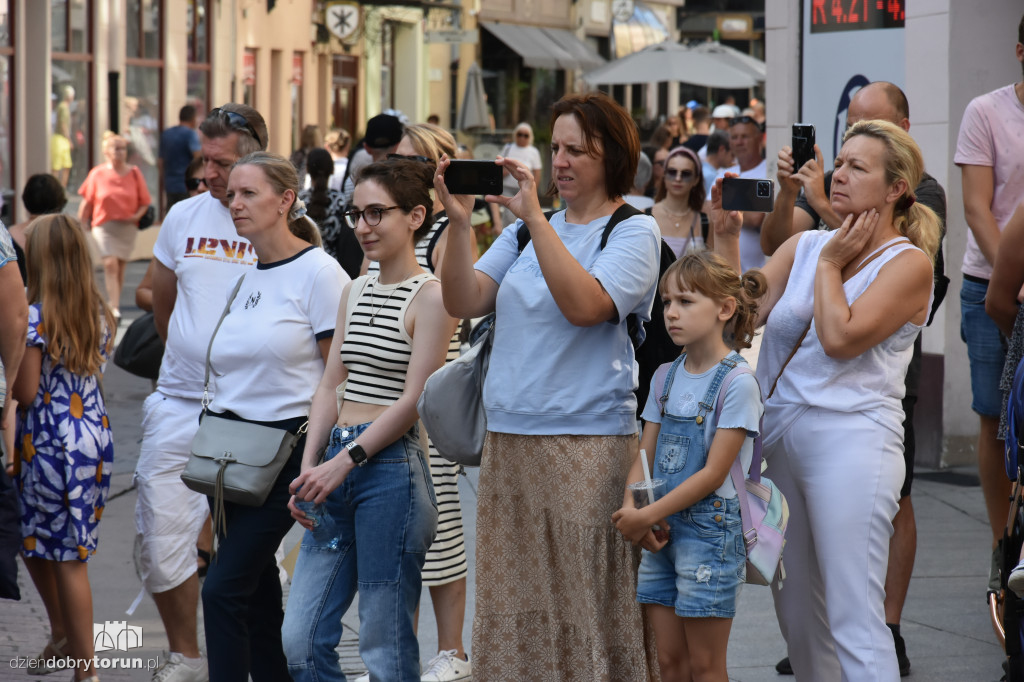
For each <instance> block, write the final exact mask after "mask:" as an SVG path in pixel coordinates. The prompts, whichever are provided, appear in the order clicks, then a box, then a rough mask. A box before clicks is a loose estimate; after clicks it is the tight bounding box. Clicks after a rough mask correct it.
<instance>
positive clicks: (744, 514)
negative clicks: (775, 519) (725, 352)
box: [715, 365, 764, 541]
mask: <svg viewBox="0 0 1024 682" xmlns="http://www.w3.org/2000/svg"><path fill="white" fill-rule="evenodd" d="M753 373H754V372H753V371H752V370H751V369H750V368H749V367H747V366H746V365H737V366H736V367H735V368H733V370H732V371H731V372H729V374H727V375H726V377H725V379H724V380H723V381H722V387H721V388H720V389H719V390H718V401H717V403H716V405H715V427H716V428H717V426H718V418H719V416H721V414H722V405H723V403H725V394H726V391H728V390H729V385H730V384H731V383H732V380H733V379H735V378H736V377H737V376H739V375H740V374H753ZM757 428H758V432H757V436H756V437H755V438H754V456H753V457H752V458H751V460H750V469H749V470H748V471H747V475H746V476H744V474H743V469H742V468H741V465H740V458H739V457H738V456H737V457H736V459H734V460H733V462H732V466H730V467H729V478H730V480H732V487H733V488H735V490H736V499H738V500H739V502H740V518H743V519H752V518H753V517H752V516H751V515H750V503H749V502H748V501H747V492H746V491H747V488H746V485H745V483H744V480H745V479H746V478H749V479H750V480H752V481H755V482H760V480H761V459H762V452H761V450H762V441H761V433H762V432H763V431H764V413H762V414H761V420H760V422H759V423H758V427H757ZM746 539H747V538H746V535H744V541H746Z"/></svg>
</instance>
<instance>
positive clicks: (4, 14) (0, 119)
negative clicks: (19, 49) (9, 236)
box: [0, 0, 16, 225]
mask: <svg viewBox="0 0 1024 682" xmlns="http://www.w3.org/2000/svg"><path fill="white" fill-rule="evenodd" d="M13 4H14V3H12V2H10V1H9V0H0V196H2V197H3V207H2V210H0V217H2V218H3V220H4V221H5V222H6V223H7V224H8V225H10V224H11V217H12V216H13V215H14V197H15V195H16V194H15V192H14V175H13V174H14V165H13V164H14V136H13V135H12V131H13V130H14V118H13V114H14V112H13V107H12V104H11V103H12V102H13V99H14V40H13V36H12V32H13V26H14V22H13V21H12V14H11V10H12V9H13V8H12V7H11V6H12V5H13Z"/></svg>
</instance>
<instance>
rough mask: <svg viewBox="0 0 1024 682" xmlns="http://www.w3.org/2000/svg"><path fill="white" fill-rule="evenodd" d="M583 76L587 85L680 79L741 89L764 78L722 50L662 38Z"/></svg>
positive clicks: (706, 85) (694, 83) (707, 85)
mask: <svg viewBox="0 0 1024 682" xmlns="http://www.w3.org/2000/svg"><path fill="white" fill-rule="evenodd" d="M750 59H754V58H753V57H751V58H750ZM755 61H758V60H755ZM762 64H763V62H762ZM583 80H585V81H586V82H587V83H589V84H590V85H622V84H634V83H662V82H666V81H680V82H682V83H691V84H693V85H702V86H704V87H708V88H726V89H742V88H752V87H754V86H755V85H757V84H758V83H759V82H762V81H764V75H763V73H762V75H761V76H760V77H758V76H756V75H754V74H753V73H752V72H751V67H750V65H749V64H745V65H741V63H740V62H739V61H738V60H736V59H735V57H734V56H731V55H728V54H726V53H724V52H715V51H709V50H706V49H705V50H698V49H697V48H692V47H687V46H686V45H680V44H679V43H674V42H671V41H665V42H664V43H659V44H657V45H651V46H650V47H646V48H644V49H643V50H640V51H639V52H634V53H633V54H631V55H629V56H626V57H623V58H621V59H616V60H615V61H613V62H609V63H608V64H606V65H605V66H600V67H598V68H596V69H594V70H592V71H588V72H587V73H585V74H583Z"/></svg>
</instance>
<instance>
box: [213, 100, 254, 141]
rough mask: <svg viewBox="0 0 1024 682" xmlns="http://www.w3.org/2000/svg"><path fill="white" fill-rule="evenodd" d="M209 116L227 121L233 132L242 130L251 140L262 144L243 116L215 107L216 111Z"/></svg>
mask: <svg viewBox="0 0 1024 682" xmlns="http://www.w3.org/2000/svg"><path fill="white" fill-rule="evenodd" d="M210 115H212V116H222V117H223V118H224V119H226V120H227V122H228V125H229V126H231V127H232V128H234V129H235V130H242V131H245V132H247V133H249V134H250V135H252V139H254V140H256V141H257V142H259V143H260V145H262V144H263V141H262V140H260V136H259V135H257V134H256V129H255V128H253V127H252V124H251V123H249V119H247V118H246V117H245V116H242V115H241V114H239V113H237V112H234V111H225V110H224V109H221V108H220V107H217V108H216V109H214V110H213V111H211V112H210Z"/></svg>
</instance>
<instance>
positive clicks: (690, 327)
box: [661, 280, 728, 346]
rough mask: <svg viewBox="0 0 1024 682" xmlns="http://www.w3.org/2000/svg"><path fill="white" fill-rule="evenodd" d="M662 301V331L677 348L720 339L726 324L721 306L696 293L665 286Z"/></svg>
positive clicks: (671, 284)
mask: <svg viewBox="0 0 1024 682" xmlns="http://www.w3.org/2000/svg"><path fill="white" fill-rule="evenodd" d="M661 300H662V301H663V302H664V304H665V328H666V329H668V334H669V336H671V337H672V342H673V343H675V344H676V345H677V346H687V345H693V344H698V343H701V342H703V341H705V340H707V339H709V338H717V339H719V340H720V339H721V338H722V328H723V326H724V324H725V321H726V320H727V319H728V318H726V320H723V319H721V316H722V315H723V314H724V313H723V306H722V305H721V303H719V302H718V301H715V300H714V299H713V298H708V297H707V296H705V295H704V294H702V293H700V292H699V291H691V290H689V289H686V288H683V287H681V286H680V283H679V282H678V281H675V280H673V281H670V282H668V286H666V287H665V291H664V293H663V294H662V297H661Z"/></svg>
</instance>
